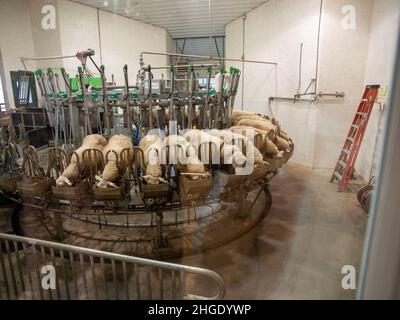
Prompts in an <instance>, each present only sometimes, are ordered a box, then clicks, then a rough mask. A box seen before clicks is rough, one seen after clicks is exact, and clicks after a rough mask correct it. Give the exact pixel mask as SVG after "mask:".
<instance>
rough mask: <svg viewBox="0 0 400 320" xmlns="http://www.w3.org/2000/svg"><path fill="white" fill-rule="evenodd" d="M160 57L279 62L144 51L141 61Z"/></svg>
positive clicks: (261, 62)
mask: <svg viewBox="0 0 400 320" xmlns="http://www.w3.org/2000/svg"><path fill="white" fill-rule="evenodd" d="M145 54H150V55H159V56H170V57H186V58H199V59H206V60H224V61H236V62H245V63H260V64H271V65H275V66H276V65H278V63H277V62H269V61H259V60H246V59H233V58H220V57H213V56H198V55H193V54H179V53H168V52H156V51H143V52H142V53H141V54H140V57H141V59H143V55H145Z"/></svg>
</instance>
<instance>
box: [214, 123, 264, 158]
mask: <svg viewBox="0 0 400 320" xmlns="http://www.w3.org/2000/svg"><path fill="white" fill-rule="evenodd" d="M209 133H210V134H211V135H213V136H215V137H219V138H220V139H221V140H223V141H225V142H228V143H230V144H231V143H233V141H234V140H238V141H240V140H242V141H243V143H244V145H245V146H246V148H247V149H248V150H253V155H254V164H255V165H266V164H268V162H266V161H264V157H263V155H262V154H261V152H260V151H259V150H258V149H257V148H256V147H255V146H254V144H253V143H252V142H251V141H250V140H249V139H248V138H247V137H246V136H244V135H242V134H239V133H236V132H233V131H229V130H217V129H213V130H210V131H209Z"/></svg>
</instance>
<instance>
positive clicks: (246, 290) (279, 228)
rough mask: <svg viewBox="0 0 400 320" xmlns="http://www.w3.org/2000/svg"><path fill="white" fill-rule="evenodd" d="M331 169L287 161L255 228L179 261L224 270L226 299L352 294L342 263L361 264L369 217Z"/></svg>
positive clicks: (221, 273) (294, 297)
mask: <svg viewBox="0 0 400 320" xmlns="http://www.w3.org/2000/svg"><path fill="white" fill-rule="evenodd" d="M330 175H331V170H312V169H309V168H306V167H302V166H299V165H294V164H288V165H287V166H285V167H284V169H282V170H281V171H280V173H279V175H278V176H277V177H275V178H274V179H273V181H272V183H271V188H270V190H271V192H272V196H273V203H272V209H271V212H270V214H269V215H268V216H267V217H266V219H265V220H264V221H263V222H262V223H261V224H260V225H259V226H258V227H257V228H256V229H254V230H252V231H251V232H250V233H248V234H247V235H246V236H244V237H242V238H240V239H239V240H236V241H234V242H231V243H230V244H228V245H225V246H223V247H220V248H218V249H215V250H213V251H211V252H206V253H205V254H199V255H196V256H191V257H187V258H184V259H181V260H179V261H178V262H182V263H185V264H189V265H193V266H201V267H207V268H210V269H212V270H215V271H216V272H218V273H219V274H220V275H222V276H223V278H224V279H225V282H226V285H227V292H226V298H227V299H354V298H355V291H351V290H350V291H345V290H343V289H342V287H341V281H342V277H343V275H342V274H341V270H342V267H343V266H344V265H353V266H355V267H356V270H359V264H360V260H361V254H362V249H363V243H364V235H365V230H366V224H367V220H368V218H367V215H366V214H365V212H364V211H363V210H362V208H361V207H360V205H359V204H358V202H357V199H356V195H355V194H354V193H337V192H336V185H332V184H330V183H329V178H330Z"/></svg>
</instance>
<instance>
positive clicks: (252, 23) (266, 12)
mask: <svg viewBox="0 0 400 320" xmlns="http://www.w3.org/2000/svg"><path fill="white" fill-rule="evenodd" d="M320 3H321V1H320V0H298V1H289V0H270V1H269V2H267V3H265V4H264V5H262V6H260V7H258V8H256V9H255V10H253V11H251V12H249V13H248V14H247V17H246V20H245V28H244V29H245V32H244V37H245V39H244V42H245V46H244V52H245V58H246V59H250V60H264V61H275V62H278V67H277V68H275V67H273V66H268V65H253V64H245V66H244V77H243V78H244V98H243V101H244V103H243V107H244V109H245V110H249V111H253V112H258V113H263V114H268V113H269V112H268V98H269V97H271V96H279V97H293V96H294V94H295V93H296V91H297V89H298V86H299V81H298V77H299V53H300V45H301V43H303V65H302V85H301V88H300V89H301V90H300V92H303V91H304V90H305V89H306V87H307V86H308V84H309V83H310V80H311V79H312V78H315V75H316V68H317V63H316V61H317V48H318V46H317V44H318V25H319V16H320ZM345 5H352V6H354V8H355V10H356V11H355V12H356V28H355V29H345V28H343V20H344V18H345V16H346V14H343V13H342V8H343V6H345ZM396 6H397V7H398V6H399V4H398V3H397V2H396V1H383V0H375V1H374V0H324V1H323V6H322V16H321V37H320V46H319V48H320V50H319V64H318V88H317V91H318V92H323V93H335V92H341V91H343V92H345V94H346V97H345V98H344V99H340V100H338V99H331V98H321V99H320V100H319V101H318V102H317V103H297V104H293V103H291V102H278V101H276V102H274V103H273V105H272V111H273V113H274V115H275V117H276V118H277V119H278V120H279V121H280V122H281V123H282V126H283V127H284V128H285V130H287V131H288V133H289V134H290V135H291V136H292V137H293V139H294V142H295V145H296V152H295V155H294V156H293V158H292V161H294V162H297V163H301V164H304V165H307V166H310V167H313V168H333V167H334V165H335V163H336V160H337V158H338V156H339V152H340V149H341V147H342V145H343V143H344V139H345V136H346V135H347V132H348V129H349V127H350V123H351V121H352V119H353V117H354V115H355V110H356V108H357V106H358V104H359V102H360V98H361V96H362V93H363V90H364V86H365V84H366V83H367V84H370V83H371V81H372V79H368V80H367V79H366V74H368V73H370V74H374V75H376V74H377V73H382V72H387V71H383V70H391V68H392V66H393V64H392V63H391V61H390V60H387V59H380V61H381V62H380V63H381V64H385V66H386V67H385V68H384V69H382V68H381V67H379V66H378V67H375V70H371V71H368V70H369V69H370V68H371V67H370V65H371V64H372V61H376V59H375V58H373V57H371V55H373V56H375V55H377V54H378V56H379V54H380V55H381V56H383V55H384V54H385V53H387V52H388V51H390V53H391V54H394V49H393V48H394V44H393V43H394V41H395V39H396V32H394V31H393V29H394V28H395V27H394V26H395V25H396V20H395V18H394V17H395V16H396V14H393V13H389V12H390V11H391V10H392V11H393V10H394V11H395V12H396V10H398V9H397V7H396ZM288 8H290V10H288ZM385 8H386V9H385ZM378 12H379V13H378ZM388 15H389V16H388ZM373 17H374V19H373ZM371 21H372V23H371ZM373 21H377V22H375V23H374V22H373ZM378 21H380V23H381V24H383V25H381V26H380V27H379V28H378V29H379V30H380V31H374V30H376V28H377V26H376V24H377V23H378ZM383 21H384V22H383ZM371 29H372V31H371ZM374 33H378V34H377V35H376V36H375V38H380V40H379V42H378V43H377V41H376V39H374V38H373V37H374V36H373V35H374ZM382 33H384V34H385V35H386V37H384V38H382ZM242 34H243V20H242V18H239V19H237V20H235V21H234V22H232V23H230V24H229V25H227V26H226V43H227V46H226V56H227V57H235V58H238V57H239V58H240V56H241V52H242V50H243V45H242V42H243V36H242ZM383 41H389V43H391V45H390V46H389V48H388V49H389V50H388V49H386V50H384V48H383V46H382V45H380V43H383ZM371 46H372V47H374V48H375V51H376V53H372V52H373V51H371V50H373V49H372V47H371ZM228 66H230V65H228ZM236 66H237V67H239V68H242V67H241V66H240V64H239V65H238V64H236ZM377 80H378V79H377ZM379 82H381V80H380V79H379ZM241 94H242V93H241V92H240V93H239V94H238V99H236V108H241V107H242V105H241ZM372 117H373V118H374V115H373V116H372ZM376 118H378V117H375V119H376ZM372 122H373V121H372ZM370 127H374V125H373V124H372V125H371V126H370ZM370 127H369V129H370ZM372 131H373V130H372ZM368 135H371V136H372V138H371V139H373V137H374V136H376V134H375V135H374V133H373V132H371V133H370V132H368V133H367V136H368ZM366 140H367V142H365V143H364V146H365V148H367V149H368V150H364V151H362V152H361V154H360V160H359V164H361V166H359V167H358V168H357V169H358V172H359V173H360V174H362V176H363V177H364V178H365V179H369V171H370V168H368V167H371V164H370V163H368V160H364V159H363V158H364V157H366V158H368V156H366V155H368V154H369V155H371V154H373V153H374V150H373V149H374V148H373V145H371V143H369V141H368V137H367V138H366ZM370 162H371V161H370Z"/></svg>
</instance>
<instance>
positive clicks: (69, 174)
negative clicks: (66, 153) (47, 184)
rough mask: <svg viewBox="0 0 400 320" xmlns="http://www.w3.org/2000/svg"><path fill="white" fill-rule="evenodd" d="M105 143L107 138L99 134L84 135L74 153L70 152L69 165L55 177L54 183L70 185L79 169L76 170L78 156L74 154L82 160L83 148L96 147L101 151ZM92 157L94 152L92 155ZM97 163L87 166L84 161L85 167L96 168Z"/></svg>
mask: <svg viewBox="0 0 400 320" xmlns="http://www.w3.org/2000/svg"><path fill="white" fill-rule="evenodd" d="M106 145H107V140H106V139H105V138H104V137H103V136H101V135H99V134H91V135H88V136H86V137H85V138H84V139H83V141H82V145H81V146H80V147H79V148H78V149H77V150H75V153H73V154H72V157H71V163H70V164H69V166H68V167H67V168H66V169H65V170H64V172H63V173H62V175H61V176H60V177H59V178H58V179H57V181H56V185H57V186H66V185H69V186H71V185H72V184H73V183H74V182H75V181H76V180H77V179H78V176H79V170H78V158H77V156H76V155H78V157H79V160H80V161H82V154H83V152H84V151H85V150H87V149H98V150H100V151H103V149H104V147H105V146H106ZM92 158H94V154H93V157H92ZM98 165H99V163H96V162H95V163H90V164H89V166H88V164H87V163H85V167H86V169H90V167H91V168H92V169H94V168H96V167H97V166H98ZM87 173H88V172H85V173H84V174H87Z"/></svg>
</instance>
